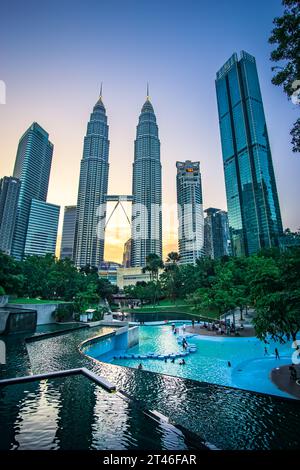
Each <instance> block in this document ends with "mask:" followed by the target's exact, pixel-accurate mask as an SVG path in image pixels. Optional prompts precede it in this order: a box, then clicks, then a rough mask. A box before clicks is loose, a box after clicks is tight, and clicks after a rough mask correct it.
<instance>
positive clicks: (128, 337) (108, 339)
mask: <svg viewBox="0 0 300 470" xmlns="http://www.w3.org/2000/svg"><path fill="white" fill-rule="evenodd" d="M138 344H139V327H138V326H133V327H128V325H126V326H123V327H121V328H118V329H117V330H116V331H113V332H111V333H108V334H106V335H102V336H96V337H95V338H91V339H88V340H86V341H84V342H83V343H81V345H80V346H79V349H80V351H81V352H83V353H84V354H86V355H88V356H89V355H90V350H91V349H92V350H93V355H92V357H94V356H95V355H96V356H97V357H99V356H101V355H102V354H106V353H108V352H111V351H113V350H114V349H117V350H119V349H122V350H123V349H128V348H132V347H133V346H137V345H138Z"/></svg>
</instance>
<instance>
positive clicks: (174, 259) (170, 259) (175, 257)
mask: <svg viewBox="0 0 300 470" xmlns="http://www.w3.org/2000/svg"><path fill="white" fill-rule="evenodd" d="M179 260H180V255H179V254H178V253H176V251H171V252H170V253H169V254H168V256H167V263H173V264H177V263H178V261H179Z"/></svg>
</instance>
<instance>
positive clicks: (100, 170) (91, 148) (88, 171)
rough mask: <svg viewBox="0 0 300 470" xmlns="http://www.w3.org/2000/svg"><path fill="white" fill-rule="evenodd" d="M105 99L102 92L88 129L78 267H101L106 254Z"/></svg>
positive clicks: (78, 228) (79, 207)
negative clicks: (103, 99) (88, 265)
mask: <svg viewBox="0 0 300 470" xmlns="http://www.w3.org/2000/svg"><path fill="white" fill-rule="evenodd" d="M101 95H102V93H101V92H100V97H99V99H98V101H97V103H96V104H95V106H94V108H93V112H92V113H91V116H90V120H89V122H88V125H87V133H86V136H85V138H84V146H83V158H82V160H81V166H80V178H79V188H78V200H77V213H76V227H75V242H74V261H75V264H76V266H77V267H82V266H86V265H87V264H90V265H91V266H97V267H99V265H100V263H101V262H102V261H103V254H104V229H105V221H106V199H105V196H106V194H107V185H108V169H109V164H108V155H109V140H108V125H107V116H106V110H105V107H104V104H103V101H102V96H101Z"/></svg>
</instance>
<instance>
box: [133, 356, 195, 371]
mask: <svg viewBox="0 0 300 470" xmlns="http://www.w3.org/2000/svg"><path fill="white" fill-rule="evenodd" d="M167 362H168V359H167V358H166V357H165V363H167ZM171 364H175V358H174V357H172V359H171ZM178 364H179V365H180V366H184V365H185V364H186V362H185V360H184V359H183V358H182V359H181V360H180V361H179V362H178ZM137 368H138V369H139V370H142V369H143V364H142V363H141V362H140V363H139V365H138V367H137Z"/></svg>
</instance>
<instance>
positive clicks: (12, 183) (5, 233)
mask: <svg viewBox="0 0 300 470" xmlns="http://www.w3.org/2000/svg"><path fill="white" fill-rule="evenodd" d="M20 187H21V181H20V180H19V179H18V178H13V177H12V176H4V178H1V179H0V251H3V252H4V253H6V254H7V255H10V253H11V246H12V240H13V234H14V229H15V223H16V217H17V208H18V198H19V193H20Z"/></svg>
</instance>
